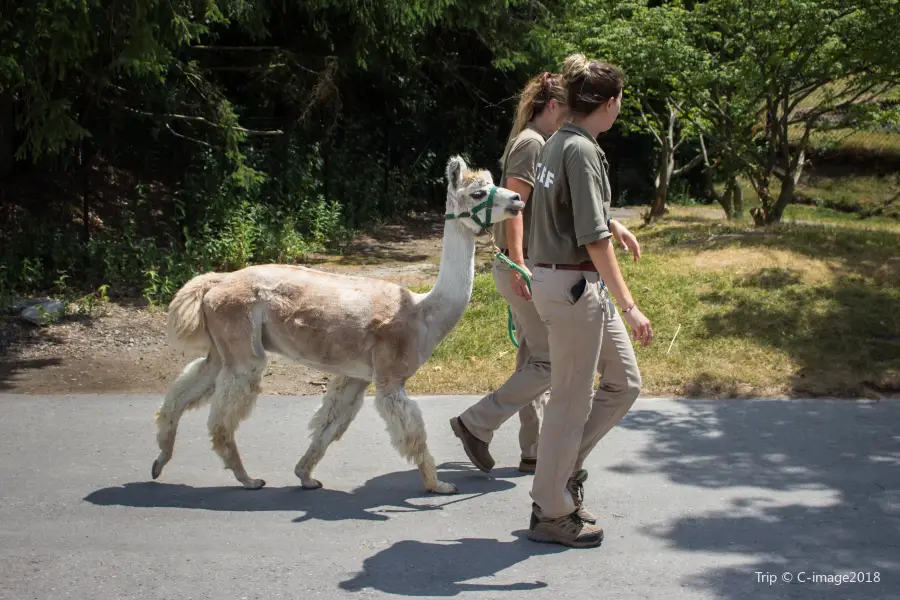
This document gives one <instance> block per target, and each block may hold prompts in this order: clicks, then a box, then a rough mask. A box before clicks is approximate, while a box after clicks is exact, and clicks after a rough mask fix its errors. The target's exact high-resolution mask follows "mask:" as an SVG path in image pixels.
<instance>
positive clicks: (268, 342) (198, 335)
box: [151, 156, 525, 494]
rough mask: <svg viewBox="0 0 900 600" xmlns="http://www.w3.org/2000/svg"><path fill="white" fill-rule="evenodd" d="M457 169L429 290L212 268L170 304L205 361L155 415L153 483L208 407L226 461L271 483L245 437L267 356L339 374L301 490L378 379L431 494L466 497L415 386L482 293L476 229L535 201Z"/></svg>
mask: <svg viewBox="0 0 900 600" xmlns="http://www.w3.org/2000/svg"><path fill="white" fill-rule="evenodd" d="M446 176H447V213H446V216H445V220H446V222H445V226H444V239H443V249H442V255H441V266H440V271H439V273H438V278H437V282H436V283H435V285H434V288H433V289H432V290H431V291H430V292H428V293H426V294H416V293H414V292H412V291H410V290H408V289H406V288H404V287H401V286H399V285H396V284H393V283H390V282H387V281H381V280H378V279H370V278H363V277H353V276H348V275H339V274H334V273H326V272H322V271H317V270H314V269H309V268H306V267H298V266H291V265H260V266H252V267H247V268H244V269H241V270H239V271H235V272H233V273H227V274H226V273H206V274H204V275H199V276H197V277H195V278H193V279H192V280H191V281H189V282H188V283H186V284H185V285H184V286H183V287H182V288H181V289H180V290H179V291H178V293H177V294H176V295H175V297H174V299H173V300H172V302H171V303H170V304H169V309H168V337H169V341H170V343H172V344H174V345H176V346H177V347H180V348H182V349H185V350H193V351H196V353H197V354H202V355H205V356H204V357H203V358H198V359H196V360H194V361H193V362H191V363H190V364H188V365H187V367H185V369H184V370H183V371H182V372H181V374H180V375H179V376H178V377H177V378H176V379H175V380H174V381H173V382H172V384H171V385H170V386H169V389H168V391H167V393H166V397H165V400H164V401H163V403H162V406H161V407H160V409H159V411H158V412H157V414H156V425H157V442H158V444H159V448H160V453H159V457H158V458H157V459H156V460H155V461H154V462H153V468H152V470H151V475H152V477H153V479H157V478H158V477H159V476H160V474H161V473H162V470H163V467H165V465H166V463H168V462H169V461H170V460H171V458H172V453H173V450H174V446H175V434H176V430H177V428H178V421H179V419H180V418H181V415H182V414H183V413H184V411H185V410H188V409H195V408H198V407H200V406H202V405H203V404H205V403H207V402H209V403H210V405H211V406H210V413H209V418H208V423H207V426H208V428H209V435H210V437H211V439H212V446H213V449H214V450H215V452H216V453H217V454H218V455H219V456H220V457H221V459H222V461H223V462H224V463H225V468H226V469H231V471H232V472H233V473H234V476H235V478H236V479H237V480H238V481H239V482H240V483H242V484H243V486H244V487H245V488H247V489H259V488H262V487H263V486H264V485H265V481H263V480H262V479H256V478H253V477H250V475H248V473H247V471H246V470H245V468H244V465H243V462H242V460H241V456H240V453H239V452H238V447H237V444H236V442H235V438H234V435H235V431H236V429H237V428H238V425H239V424H240V423H241V421H243V420H244V419H246V418H247V417H248V416H249V415H250V413H251V411H252V409H253V407H254V406H255V404H256V398H257V396H258V395H259V392H260V381H261V379H262V375H263V371H264V369H265V365H266V361H267V359H266V352H267V351H268V352H274V353H276V354H279V355H281V356H284V357H285V358H288V359H291V360H294V361H297V362H299V363H302V364H305V365H307V366H310V367H312V368H315V369H318V370H321V371H326V372H330V373H334V374H335V375H336V377H334V379H333V380H332V381H331V382H330V383H329V384H328V388H327V390H326V393H325V396H324V398H323V399H322V405H321V406H320V407H319V409H318V411H317V412H316V413H315V415H314V416H313V418H312V420H311V421H310V423H309V429H310V431H311V443H310V445H309V447H308V449H307V451H306V453H305V454H304V455H303V457H302V458H300V461H299V462H298V463H297V465H296V467H295V468H294V473H295V474H296V475H297V477H299V478H300V482H301V485H302V487H304V488H307V489H316V488H319V487H321V486H322V484H321V482H319V481H317V480H316V479H313V477H312V474H313V469H314V468H315V467H316V465H317V464H318V463H319V461H321V460H322V458H323V457H324V455H325V451H326V449H327V448H328V446H329V444H331V443H332V442H334V441H336V440H339V439H340V438H341V436H343V435H344V433H345V432H346V431H347V428H348V426H349V425H350V422H351V421H352V420H353V419H354V417H356V415H357V414H358V413H359V410H360V408H361V407H362V403H363V396H364V394H365V391H366V389H367V387H368V385H369V383H371V382H373V381H374V382H375V388H376V392H375V407H376V409H377V411H378V413H379V415H380V416H381V417H382V418H383V419H384V421H385V422H386V424H387V431H388V433H389V434H390V439H391V444H392V446H393V447H394V448H395V449H396V450H397V451H398V452H399V453H400V455H401V456H403V457H405V458H406V459H407V460H409V461H410V462H411V463H413V464H415V465H416V466H417V467H418V469H419V472H420V474H421V476H422V479H423V480H424V483H425V489H426V490H428V491H431V492H435V493H441V494H452V493H455V492H456V487H455V486H454V485H452V484H449V483H445V482H442V481H439V480H438V477H437V471H436V468H435V462H434V459H433V458H432V456H431V453H430V452H429V450H428V447H427V444H426V433H425V423H424V421H423V420H422V414H421V412H420V410H419V407H418V405H417V403H416V402H415V401H413V400H412V399H410V398H409V397H408V396H407V394H406V390H405V382H406V380H407V379H408V378H410V377H412V376H413V375H414V374H415V373H416V371H417V370H418V369H419V368H420V367H421V366H422V365H423V364H424V363H425V362H426V361H427V360H428V358H429V357H430V356H431V354H432V352H433V351H434V349H435V348H436V347H437V345H438V344H439V343H440V342H441V341H442V340H443V339H444V338H445V337H446V336H447V335H448V334H449V333H450V331H451V330H452V329H453V328H454V327H455V326H456V324H457V323H458V322H459V320H460V319H461V318H462V315H463V312H464V311H465V308H466V305H467V304H468V302H469V299H470V298H471V295H472V284H473V280H474V276H475V236H476V235H477V234H479V233H483V232H484V231H485V230H486V229H487V227H489V226H490V224H491V223H492V222H498V221H502V220H504V219H506V218H508V217H510V216H513V215H516V214H518V213H519V212H520V211H521V210H522V209H523V208H524V207H525V204H524V203H523V202H522V201H521V200H520V199H519V195H518V194H516V193H514V192H512V191H511V190H508V189H505V188H502V187H498V186H495V185H494V184H493V180H492V177H491V174H490V172H488V171H484V170H472V169H469V167H468V166H467V165H466V163H465V161H464V160H463V159H462V158H461V157H458V156H456V157H453V158H452V159H450V161H449V162H448V164H447V168H446Z"/></svg>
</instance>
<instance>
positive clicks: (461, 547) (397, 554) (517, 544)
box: [338, 532, 565, 597]
mask: <svg viewBox="0 0 900 600" xmlns="http://www.w3.org/2000/svg"><path fill="white" fill-rule="evenodd" d="M517 537H518V538H519V539H517V540H513V541H510V542H501V541H499V540H493V539H487V538H463V539H459V540H448V541H447V542H449V543H428V542H420V541H416V540H402V541H399V542H397V543H395V544H393V545H392V546H390V547H389V548H387V549H385V550H382V551H381V552H378V553H377V554H375V555H373V556H370V557H369V558H367V559H365V560H364V561H363V565H362V570H361V571H360V572H359V573H357V574H356V575H354V576H353V577H352V578H350V579H347V580H345V581H342V582H340V583H339V584H338V586H339V587H340V588H341V589H342V590H346V591H351V592H361V591H363V590H366V589H373V590H377V591H379V592H384V593H387V594H395V595H399V596H416V597H424V596H441V597H445V596H456V595H458V594H461V593H463V592H523V591H529V590H537V589H541V588H545V587H547V585H548V584H547V583H546V582H543V581H540V580H535V581H523V582H517V583H466V582H468V581H470V580H473V579H478V578H481V577H490V576H493V575H495V574H497V573H499V572H500V571H503V570H504V569H508V568H509V567H512V566H513V565H516V564H518V563H520V562H522V561H524V560H527V559H528V558H530V557H532V556H536V555H543V554H551V553H556V552H562V551H564V550H565V549H564V548H562V547H560V546H557V545H555V544H533V543H530V542H527V543H526V541H525V540H524V539H523V538H524V533H523V532H517Z"/></svg>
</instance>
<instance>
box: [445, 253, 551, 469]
mask: <svg viewBox="0 0 900 600" xmlns="http://www.w3.org/2000/svg"><path fill="white" fill-rule="evenodd" d="M525 265H526V266H527V267H528V268H529V269H531V267H532V265H531V262H530V261H528V260H526V261H525ZM511 270H512V269H510V267H509V266H508V265H507V264H506V263H504V262H503V261H501V260H499V259H497V258H494V265H493V275H494V282H495V283H496V285H497V291H498V292H500V295H501V296H503V298H505V299H506V301H507V302H508V303H509V306H510V310H511V311H512V314H513V323H514V324H515V326H516V341H517V342H518V343H519V351H518V353H517V355H516V370H515V372H514V373H513V374H512V375H511V376H510V377H509V379H507V380H506V383H504V384H503V385H502V386H501V387H500V388H498V389H497V390H496V391H495V392H493V393H492V394H488V395H487V396H485V397H483V398H482V399H481V400H479V401H478V402H477V403H476V404H474V405H472V406H471V407H470V408H469V409H468V410H467V411H466V412H464V413H463V414H462V415H460V419H461V420H462V422H463V424H464V425H465V426H466V428H467V429H468V430H469V431H470V432H471V433H472V435H474V436H475V437H477V438H478V439H479V440H481V441H482V442H485V443H486V444H489V443H490V442H491V439H492V438H493V435H494V432H495V431H496V430H498V429H500V426H501V425H503V423H505V422H506V420H507V419H509V418H510V417H512V416H513V415H514V414H516V413H517V412H518V413H519V422H520V426H519V447H520V448H521V452H522V458H536V457H537V448H538V435H539V433H540V429H541V413H542V412H543V411H542V409H543V405H544V403H545V396H544V395H545V392H547V389H548V388H549V387H550V348H549V346H548V344H547V327H546V326H545V325H544V323H543V321H541V317H540V316H539V315H538V313H537V310H535V308H534V303H533V302H532V301H531V300H526V299H525V298H522V297H521V296H519V295H517V294H516V293H515V292H514V291H513V289H512V285H510V282H509V274H510V271H511Z"/></svg>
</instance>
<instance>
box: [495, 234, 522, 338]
mask: <svg viewBox="0 0 900 600" xmlns="http://www.w3.org/2000/svg"><path fill="white" fill-rule="evenodd" d="M494 256H496V257H497V258H499V259H500V260H502V261H503V262H505V263H506V264H507V265H509V266H510V267H512V268H513V269H515V270H516V271H518V272H519V275H521V276H522V277H524V278H525V283H527V284H528V291H529V292H530V291H531V278H530V277H529V276H528V273H526V272H525V269H523V268H522V267H520V266H519V265H517V264H516V263H514V262H513V261H511V260H509V258H507V257H506V255H505V254H503V253H502V252H498V253H497V254H495V255H494ZM506 330H507V332H508V333H509V340H510V341H511V342H512V344H513V346H515V347H516V348H518V347H519V341H518V340H516V326H515V324H514V323H513V316H512V308H510V306H509V304H507V305H506Z"/></svg>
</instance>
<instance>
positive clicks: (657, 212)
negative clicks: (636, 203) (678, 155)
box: [650, 140, 675, 219]
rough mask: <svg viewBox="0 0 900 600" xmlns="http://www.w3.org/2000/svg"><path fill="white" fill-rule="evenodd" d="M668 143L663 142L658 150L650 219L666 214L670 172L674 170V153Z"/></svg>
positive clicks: (666, 141)
mask: <svg viewBox="0 0 900 600" xmlns="http://www.w3.org/2000/svg"><path fill="white" fill-rule="evenodd" d="M668 141H669V140H665V141H664V142H663V145H662V148H660V155H659V170H658V171H657V172H656V181H655V182H654V184H653V186H654V187H653V206H652V207H651V208H650V218H651V219H658V218H660V217H661V216H663V215H664V214H665V212H666V200H667V199H668V197H669V184H670V183H671V181H672V172H673V171H674V170H675V151H674V149H673V148H672V146H671V144H669V143H668Z"/></svg>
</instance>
